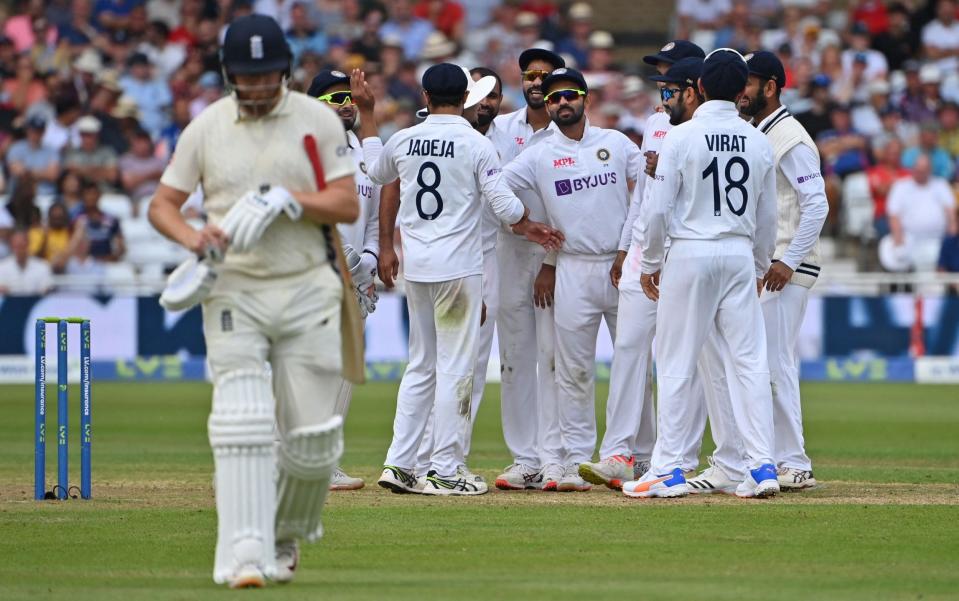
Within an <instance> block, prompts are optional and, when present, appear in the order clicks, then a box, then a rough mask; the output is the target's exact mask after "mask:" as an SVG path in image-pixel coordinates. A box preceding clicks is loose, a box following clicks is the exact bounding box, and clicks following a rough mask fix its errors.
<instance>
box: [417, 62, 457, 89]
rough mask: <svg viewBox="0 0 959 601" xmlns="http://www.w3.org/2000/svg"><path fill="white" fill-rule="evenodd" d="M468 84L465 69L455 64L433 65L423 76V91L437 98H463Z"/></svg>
mask: <svg viewBox="0 0 959 601" xmlns="http://www.w3.org/2000/svg"><path fill="white" fill-rule="evenodd" d="M467 86H468V82H467V81H466V74H465V73H463V69H461V68H460V67H457V66H456V65H454V64H453V63H440V64H438V65H433V66H432V67H430V68H429V69H427V70H426V73H424V74H423V89H424V90H426V93H427V94H433V95H436V96H462V95H463V94H466V88H467Z"/></svg>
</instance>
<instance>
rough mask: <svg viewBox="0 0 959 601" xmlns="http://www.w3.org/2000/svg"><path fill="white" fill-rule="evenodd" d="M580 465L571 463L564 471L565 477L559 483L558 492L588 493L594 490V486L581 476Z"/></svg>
mask: <svg viewBox="0 0 959 601" xmlns="http://www.w3.org/2000/svg"><path fill="white" fill-rule="evenodd" d="M580 465H581V464H579V463H570V464H569V465H567V466H566V469H565V470H563V477H562V478H561V479H560V481H559V486H557V487H556V490H558V491H559V492H586V491H587V490H590V489H591V488H593V485H592V484H590V483H589V482H587V481H586V480H583V478H582V477H580V475H579V466H580Z"/></svg>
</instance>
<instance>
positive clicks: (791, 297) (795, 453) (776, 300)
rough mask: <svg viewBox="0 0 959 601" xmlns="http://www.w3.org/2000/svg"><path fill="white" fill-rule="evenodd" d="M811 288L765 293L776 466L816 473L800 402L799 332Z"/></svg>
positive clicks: (763, 302)
mask: <svg viewBox="0 0 959 601" xmlns="http://www.w3.org/2000/svg"><path fill="white" fill-rule="evenodd" d="M808 299H809V288H806V287H804V286H800V285H798V284H786V287H785V288H783V289H782V290H781V291H779V292H765V291H764V292H763V296H762V301H761V302H762V309H763V317H764V318H765V321H766V345H767V349H768V352H769V375H770V377H771V379H772V390H773V423H774V424H775V433H776V446H775V452H774V458H775V460H776V464H777V465H778V464H780V463H782V464H783V465H784V466H785V467H791V468H795V469H800V470H812V462H811V461H810V460H809V456H808V455H806V449H805V441H804V440H803V427H802V407H801V405H800V400H799V351H798V348H797V346H798V342H797V341H798V338H799V328H800V326H801V325H802V320H803V316H804V315H805V313H806V301H807V300H808Z"/></svg>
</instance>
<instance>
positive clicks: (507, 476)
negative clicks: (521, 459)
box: [496, 463, 543, 490]
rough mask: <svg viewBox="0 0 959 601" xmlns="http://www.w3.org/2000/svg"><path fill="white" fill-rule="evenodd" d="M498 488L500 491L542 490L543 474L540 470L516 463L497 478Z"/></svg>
mask: <svg viewBox="0 0 959 601" xmlns="http://www.w3.org/2000/svg"><path fill="white" fill-rule="evenodd" d="M496 488H498V489H500V490H526V489H528V488H531V489H540V488H543V474H542V472H541V471H540V470H539V468H534V467H530V466H528V465H525V464H522V463H514V464H512V465H511V466H509V467H507V468H506V470H504V471H503V473H502V474H500V475H499V476H497V477H496Z"/></svg>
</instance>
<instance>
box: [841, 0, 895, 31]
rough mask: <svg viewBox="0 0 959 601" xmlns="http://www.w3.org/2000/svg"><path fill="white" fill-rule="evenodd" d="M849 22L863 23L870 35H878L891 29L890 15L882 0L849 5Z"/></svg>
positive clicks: (859, 1) (863, 0) (856, 2)
mask: <svg viewBox="0 0 959 601" xmlns="http://www.w3.org/2000/svg"><path fill="white" fill-rule="evenodd" d="M849 21H850V22H851V23H862V24H863V25H864V26H865V27H866V30H867V31H868V32H869V34H870V35H873V36H874V35H877V34H880V33H883V32H885V31H887V30H888V29H889V14H888V11H887V8H886V5H885V3H883V2H881V1H880V0H855V1H854V2H850V4H849Z"/></svg>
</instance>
